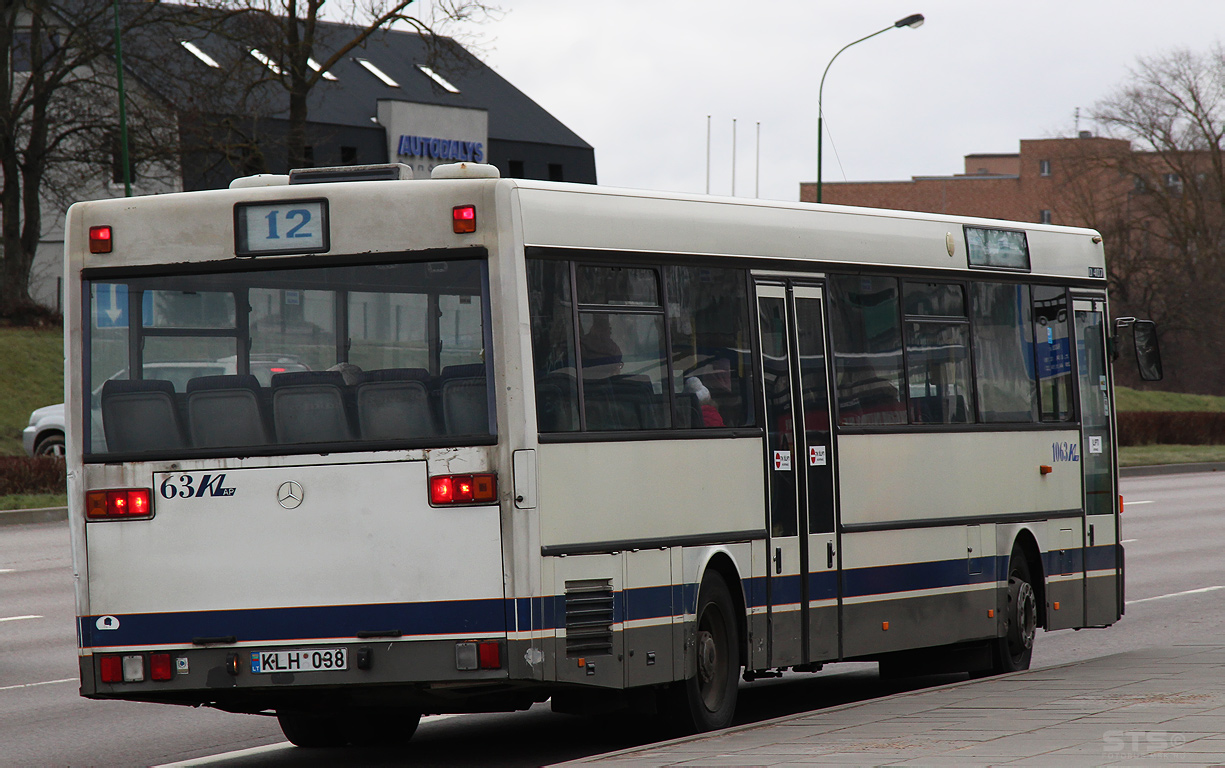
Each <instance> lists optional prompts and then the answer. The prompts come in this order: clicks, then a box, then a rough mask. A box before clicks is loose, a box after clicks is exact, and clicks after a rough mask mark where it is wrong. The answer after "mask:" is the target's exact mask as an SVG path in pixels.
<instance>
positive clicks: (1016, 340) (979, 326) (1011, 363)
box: [970, 283, 1038, 424]
mask: <svg viewBox="0 0 1225 768" xmlns="http://www.w3.org/2000/svg"><path fill="white" fill-rule="evenodd" d="M970 307H971V308H970V313H971V317H972V318H973V322H974V367H975V372H976V375H977V377H978V386H977V392H978V419H979V421H982V422H986V423H996V424H999V423H1025V422H1034V421H1037V420H1038V384H1037V379H1036V378H1035V376H1034V344H1033V336H1032V335H1031V328H1032V327H1033V326H1032V309H1031V304H1030V295H1029V286H1028V285H1018V284H1011V283H972V284H971V285H970Z"/></svg>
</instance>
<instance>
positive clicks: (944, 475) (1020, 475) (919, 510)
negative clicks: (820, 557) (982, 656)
mask: <svg viewBox="0 0 1225 768" xmlns="http://www.w3.org/2000/svg"><path fill="white" fill-rule="evenodd" d="M1077 441H1078V437H1077V433H1076V432H1074V431H1069V430H1050V431H1047V430H1034V431H1016V432H1004V433H1000V432H995V433H968V432H965V433H945V434H939V433H912V434H894V435H848V436H842V437H840V438H839V443H838V446H839V452H840V453H839V473H840V483H839V487H840V488H841V502H842V506H841V514H842V523H843V524H844V525H847V526H850V528H851V530H850V531H849V532H846V533H844V534H843V537H842V567H843V574H842V579H843V594H844V610H843V617H844V624H843V627H844V648H843V654H844V656H846V657H854V656H861V655H868V654H873V653H881V652H887V651H893V650H902V649H905V648H920V647H927V646H932V645H943V644H948V643H955V642H960V641H964V640H973V639H978V638H983V637H993V636H996V635H997V634H998V632H999V631H1000V629H999V625H998V621H999V618H1000V612H999V611H997V610H996V609H997V608H998V607H999V598H1000V597H1001V595H1003V591H1004V590H1005V589H1006V588H1007V572H1008V558H1009V556H1010V555H1011V547H1012V544H1013V541H1014V540H1015V532H1014V533H1013V534H1011V538H1009V537H1005V536H1002V535H1001V536H998V537H997V533H996V528H997V525H998V527H1000V528H1001V529H1002V528H1013V527H1014V526H1011V525H1006V524H995V523H991V522H990V519H991V518H992V517H996V516H998V517H999V519H1000V521H1001V523H1006V522H1007V521H1008V518H1009V517H1010V516H1033V515H1039V514H1043V513H1062V514H1065V515H1066V514H1069V513H1072V514H1077V513H1078V512H1079V510H1080V506H1081V504H1080V483H1081V481H1080V471H1079V470H1080V467H1079V464H1076V463H1072V462H1058V461H1055V460H1054V459H1053V458H1052V457H1053V456H1059V457H1061V458H1063V457H1070V456H1072V455H1073V453H1072V452H1070V451H1069V452H1064V451H1054V450H1053V448H1052V446H1053V445H1055V444H1063V443H1065V442H1068V443H1072V444H1076V443H1077ZM1044 464H1045V465H1053V467H1054V471H1053V472H1050V473H1048V474H1042V473H1041V472H1040V469H1039V468H1040V466H1041V465H1044ZM882 467H887V468H888V469H887V474H886V475H882V474H881V472H882V470H881V468H882ZM964 519H969V520H970V522H967V523H962V522H961V521H962V520H964ZM941 520H948V521H949V525H948V526H943V525H938V524H939V522H940V521H941ZM911 523H914V524H919V525H921V526H924V527H910V525H909V524H911ZM933 524H935V525H933ZM1057 524H1063V525H1064V527H1067V528H1076V527H1078V526H1079V517H1071V518H1065V519H1061V520H1055V521H1050V522H1044V523H1041V524H1040V527H1041V529H1042V530H1043V531H1045V530H1046V529H1047V528H1050V527H1059V525H1057ZM857 525H863V526H896V528H890V529H887V530H876V531H861V532H855V530H854V527H855V526H857ZM1056 536H1057V534H1056ZM1005 538H1006V540H1005ZM1043 538H1045V539H1047V541H1040V542H1039V546H1040V548H1041V551H1042V552H1043V553H1047V552H1050V551H1051V548H1052V547H1053V546H1054V545H1053V544H1052V543H1051V542H1050V540H1051V539H1052V538H1054V537H1052V536H1049V535H1047V536H1043ZM1067 546H1069V547H1072V548H1074V549H1075V552H1074V554H1072V555H1068V556H1067V557H1068V559H1069V561H1070V560H1071V559H1072V558H1079V556H1080V550H1079V549H1078V547H1079V541H1078V540H1076V539H1073V540H1072V541H1071V542H1070V543H1069V544H1068V545H1067ZM975 550H977V552H975ZM1049 559H1050V558H1049V556H1047V555H1044V556H1043V558H1042V562H1043V566H1044V568H1043V570H1044V571H1045V572H1047V573H1050V572H1052V571H1051V569H1050V568H1049V567H1046V565H1047V561H1048V560H1049ZM1060 565H1061V567H1062V563H1060ZM1081 584H1082V582H1081V581H1080V580H1078V578H1077V577H1076V576H1075V575H1069V576H1066V577H1064V576H1063V575H1062V574H1061V575H1060V579H1059V580H1058V581H1056V582H1055V584H1054V591H1053V594H1054V595H1055V596H1056V598H1057V599H1058V598H1059V597H1060V596H1062V595H1063V594H1064V592H1066V593H1067V596H1066V597H1064V598H1063V599H1064V600H1068V601H1069V602H1071V603H1072V604H1073V605H1079V601H1078V600H1075V599H1074V597H1073V595H1072V594H1071V593H1072V592H1073V591H1074V590H1080V589H1081V588H1082V587H1081ZM1051 595H1052V591H1051V590H1048V591H1047V597H1048V601H1049V600H1050V599H1051ZM1061 607H1062V601H1061ZM992 613H994V614H995V615H994V616H993V615H991V614H992ZM1048 613H1053V612H1051V611H1048ZM1069 613H1071V612H1069ZM1065 615H1068V614H1063V613H1062V612H1061V615H1060V616H1059V617H1058V618H1057V619H1056V620H1055V622H1054V623H1055V626H1070V625H1062V624H1060V623H1059V621H1060V620H1062V619H1063V617H1064V616H1065Z"/></svg>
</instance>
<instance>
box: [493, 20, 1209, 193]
mask: <svg viewBox="0 0 1225 768" xmlns="http://www.w3.org/2000/svg"><path fill="white" fill-rule="evenodd" d="M501 5H502V6H503V8H504V9H506V12H505V13H504V15H503V16H502V17H501V18H500V19H499V20H495V21H492V22H490V23H488V24H486V25H484V26H482V27H481V28H479V29H478V30H477V31H476V34H477V36H478V37H479V38H483V43H484V45H483V50H482V51H481V52H480V55H481V56H482V58H484V59H485V61H486V62H487V63H488V64H489V65H490V66H492V67H493V68H494V69H495V70H497V71H498V72H499V73H500V74H501V75H502V76H503V77H505V78H506V79H507V80H509V81H510V82H511V83H513V84H514V85H515V86H517V87H518V88H519V89H520V90H522V91H523V92H525V93H526V94H527V95H528V96H529V97H531V98H532V99H534V100H535V101H536V102H538V103H539V104H541V105H543V106H544V107H545V108H546V109H548V110H549V111H550V112H551V113H552V114H553V115H554V116H556V117H557V118H558V119H560V120H561V121H562V122H563V123H565V124H566V125H568V126H569V127H570V128H571V129H573V130H574V131H575V132H576V133H578V134H579V135H580V136H582V137H583V139H585V140H586V141H587V142H588V143H590V144H591V145H592V146H594V147H595V157H596V170H597V173H598V176H599V181H600V183H601V184H607V185H616V186H628V187H638V188H647V189H659V190H676V191H684V192H698V193H700V192H704V191H705V189H706V124H707V121H706V116H707V115H710V116H711V122H712V128H711V134H712V138H711V162H710V166H711V182H710V184H711V192H712V193H714V194H728V193H730V192H731V182H732V179H731V176H732V172H731V171H732V141H731V137H732V119H733V118H736V119H737V141H736V189H735V193H736V194H737V195H738V196H741V197H753V196H754V192H755V184H756V174H757V173H758V169H757V167H756V166H757V163H756V161H755V152H756V149H755V145H756V123H758V122H760V123H761V162H760V196H761V197H763V198H771V199H777V200H796V199H798V198H799V183H800V182H801V181H814V180H815V179H816V176H817V137H816V126H817V89H818V84H819V82H820V79H821V72H822V70H823V69H824V68H825V66H826V64H827V63H828V62H829V60H830V57H831V56H833V55H834V54H835V53H836V52H837V51H838V49H839V48H841V47H842V46H843V45H846V44H847V43H849V42H851V41H852V40H855V39H857V38H860V37H863V36H865V35H868V34H870V33H872V32H875V31H876V30H878V29H881V28H883V27H886V26H890V25H892V23H893V22H894V21H896V20H898V19H901V18H903V17H905V16H908V15H910V14H912V13H922V14H924V15H925V16H926V17H927V22H926V24H924V25H923V26H922V27H920V28H919V29H907V28H902V29H891V30H890V31H888V32H886V33H884V34H882V35H879V36H877V37H874V38H872V39H871V40H867V41H865V42H863V43H860V44H858V45H855V46H853V47H851V48H850V49H848V50H847V51H845V52H844V53H842V54H841V55H840V56H839V57H838V60H837V62H836V63H835V64H834V65H833V67H832V68H831V69H830V72H829V76H828V78H827V79H826V84H825V98H824V103H825V122H826V128H827V131H826V136H825V150H824V151H825V159H824V172H823V176H824V179H825V180H826V181H840V180H843V179H847V180H852V181H865V180H897V179H908V178H910V177H911V176H915V175H943V174H952V173H960V172H962V170H963V160H962V157H963V156H964V155H966V154H970V153H978V152H1015V151H1017V142H1018V140H1019V139H1022V138H1046V137H1051V136H1057V135H1073V133H1074V131H1075V128H1076V125H1075V119H1074V114H1075V110H1076V108H1077V107H1080V108H1081V120H1080V126H1079V127H1080V129H1081V130H1095V129H1096V126H1095V125H1094V124H1093V123H1092V121H1091V119H1090V118H1089V117H1088V116H1089V115H1090V114H1091V112H1092V109H1093V106H1094V104H1095V103H1096V102H1097V101H1098V100H1100V99H1101V98H1102V97H1103V96H1105V95H1107V94H1108V93H1110V92H1111V91H1113V90H1114V89H1116V88H1117V87H1118V86H1119V85H1120V84H1121V83H1123V82H1125V81H1126V79H1127V77H1128V70H1129V68H1130V67H1133V66H1134V65H1135V62H1136V59H1137V57H1138V56H1152V55H1157V54H1161V53H1163V52H1166V51H1169V50H1171V49H1173V48H1178V47H1185V48H1190V49H1193V50H1198V51H1206V50H1208V49H1209V48H1211V47H1213V46H1214V45H1216V44H1217V42H1218V41H1219V40H1220V39H1221V37H1222V36H1225V0H1160V1H1158V0H1026V1H1025V2H1005V1H1004V0H973V1H972V0H961V1H960V2H958V1H955V0H871V1H869V0H838V1H836V2H835V1H834V0H759V1H758V2H745V0H740V1H739V2H731V1H730V0H705V1H704V2H699V1H698V0H619V1H618V2H591V1H590V0H501Z"/></svg>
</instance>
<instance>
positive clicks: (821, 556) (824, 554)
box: [757, 283, 839, 667]
mask: <svg viewBox="0 0 1225 768" xmlns="http://www.w3.org/2000/svg"><path fill="white" fill-rule="evenodd" d="M757 302H758V304H757V305H758V314H759V328H760V333H761V358H762V359H761V365H762V372H763V386H764V395H765V398H764V402H765V413H766V435H767V446H766V450H767V455H766V460H767V462H768V467H767V472H768V473H769V483H768V487H769V496H770V501H769V506H768V516H769V519H768V528H769V533H770V541H769V547H768V550H767V551H768V553H769V556H770V562H769V563H768V574H769V579H768V585H769V587H768V595H769V597H768V601H769V609H770V648H771V653H770V665H771V666H776V667H781V666H792V665H798V664H805V663H808V662H812V661H818V660H824V659H831V658H836V657H837V656H838V654H839V648H838V636H839V632H838V580H837V573H838V569H837V563H838V541H837V534H836V532H835V512H834V456H833V441H832V433H831V429H830V424H831V421H830V414H829V374H828V372H827V368H826V364H827V356H826V354H825V328H824V322H823V317H824V313H823V303H822V293H821V289H820V288H819V287H817V286H811V285H778V284H762V283H759V284H758V286H757Z"/></svg>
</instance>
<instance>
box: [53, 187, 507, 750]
mask: <svg viewBox="0 0 1225 768" xmlns="http://www.w3.org/2000/svg"><path fill="white" fill-rule="evenodd" d="M277 181H278V182H279V181H280V180H277ZM502 184H504V183H502ZM498 185H499V182H496V181H493V180H481V181H473V180H457V181H428V180H426V181H377V182H368V183H326V184H300V185H290V184H283V183H275V184H273V185H271V186H250V187H245V188H241V187H240V188H238V189H231V190H221V191H210V192H199V193H185V194H176V195H165V196H158V197H148V198H139V199H131V200H111V201H97V202H90V203H82V204H78V205H76V206H74V207H73V208H72V209H71V210H70V212H69V216H68V223H67V232H68V234H67V245H66V263H67V266H66V271H67V276H68V279H67V281H66V285H68V286H69V289H68V293H69V296H68V299H67V301H66V306H67V307H68V311H67V313H66V318H65V327H66V329H67V330H66V344H67V346H66V349H67V350H68V352H67V357H68V360H69V365H68V374H67V379H66V381H67V384H66V390H67V398H68V399H67V402H68V408H67V411H68V445H69V498H70V507H71V514H70V518H71V529H72V536H73V551H74V563H75V573H76V579H77V606H78V628H77V629H78V639H79V646H80V669H81V686H82V688H81V690H82V694H83V695H85V696H88V697H93V698H121V699H133V700H143V701H158V702H168V703H180V704H192V705H198V704H205V705H211V706H217V707H220V708H222V709H227V710H232V711H245V712H259V711H276V712H277V713H278V714H280V715H282V724H283V725H285V723H286V722H287V719H288V720H289V724H290V727H287V729H286V732H287V733H290V730H291V728H293V727H296V728H297V729H298V732H299V733H300V734H301V733H307V734H308V735H309V733H310V732H312V731H315V730H317V729H318V728H319V727H322V726H321V724H322V725H326V724H327V723H328V722H330V721H329V720H328V716H329V714H330V713H335V712H340V711H344V712H349V713H352V712H362V711H365V712H367V713H374V712H376V711H378V712H386V711H388V708H392V709H396V710H397V711H400V712H401V713H403V718H404V719H403V722H408V721H409V720H411V722H413V723H415V720H413V719H412V718H413V717H415V716H416V715H419V714H420V713H421V712H441V711H447V710H448V703H447V702H465V701H466V702H468V703H453V704H452V705H451V706H452V707H453V708H455V709H461V710H462V709H464V708H470V707H471V706H472V703H471V702H472V701H474V700H478V699H480V698H481V697H482V696H484V697H487V698H489V697H492V699H491V700H493V699H497V697H499V696H501V697H504V698H505V697H507V696H508V694H506V693H504V691H505V689H506V686H505V681H506V679H507V677H508V667H509V665H508V663H507V659H506V631H507V614H508V612H507V610H506V608H505V604H504V597H505V595H504V571H503V557H502V539H503V536H502V523H501V516H500V511H499V510H500V501H501V500H502V498H503V497H504V496H506V494H507V493H509V490H508V489H507V488H505V487H504V486H506V485H509V483H507V482H505V480H504V477H505V475H506V474H507V470H506V468H505V467H503V466H501V459H500V458H499V456H500V453H499V452H498V440H499V438H498V433H499V429H498V424H499V418H498V407H497V405H496V402H495V400H496V398H495V384H496V383H498V382H499V381H500V379H501V374H500V373H498V372H497V369H496V368H495V360H494V348H495V343H494V331H495V329H494V327H493V326H494V324H493V323H492V322H491V317H493V316H496V310H497V308H498V306H499V304H498V302H499V301H500V297H499V296H498V295H496V293H497V291H496V290H491V285H493V286H496V285H498V283H499V278H498V277H497V273H498V269H499V267H498V265H497V263H496V260H494V259H493V258H491V253H492V252H495V251H496V242H495V240H496V235H495V234H494V232H495V230H496V229H497V228H496V227H495V226H493V217H494V215H495V213H494V211H495V198H496V197H497V195H498V188H499V186H498ZM482 217H484V218H482ZM482 225H483V226H482ZM512 330H513V329H512ZM524 695H529V696H530V694H518V693H516V694H511V695H510V698H508V699H507V701H506V702H504V703H503V704H502V706H503V707H504V708H506V707H509V708H513V707H516V706H522V705H525V702H524V701H519V700H518V698H522V697H523V696H524ZM515 697H518V698H515ZM510 699H514V700H513V701H511V700H510ZM526 703H530V701H527V702H526ZM482 706H488V703H485V704H484V705H482ZM372 716H373V715H372ZM294 718H296V719H294ZM291 738H293V736H292V734H291ZM295 740H296V739H295ZM309 740H310V739H309V738H307V741H309Z"/></svg>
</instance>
